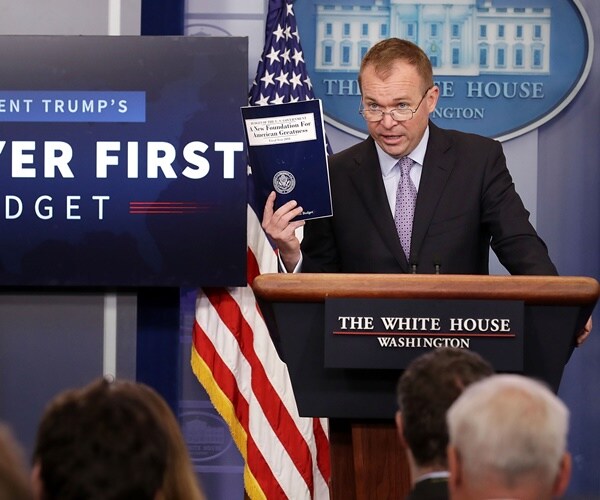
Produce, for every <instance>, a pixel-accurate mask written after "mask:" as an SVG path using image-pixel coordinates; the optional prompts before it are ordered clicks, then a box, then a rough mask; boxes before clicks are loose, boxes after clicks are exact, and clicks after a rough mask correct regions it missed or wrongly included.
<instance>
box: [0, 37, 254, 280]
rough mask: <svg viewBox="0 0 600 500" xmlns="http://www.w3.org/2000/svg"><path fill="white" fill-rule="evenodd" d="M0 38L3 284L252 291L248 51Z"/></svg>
mask: <svg viewBox="0 0 600 500" xmlns="http://www.w3.org/2000/svg"><path fill="white" fill-rule="evenodd" d="M1 40H2V43H0V64H1V66H2V68H4V69H3V71H2V76H0V232H1V234H2V245H0V285H41V286H45V285H62V286H88V285H89V286H236V285H242V284H245V282H246V276H245V275H246V273H245V265H246V162H245V157H244V152H243V148H244V143H243V140H244V139H243V127H242V122H241V119H240V106H243V105H245V104H246V103H247V72H248V71H247V64H248V62H247V60H248V56H247V40H246V39H245V38H236V37H227V38H212V37H211V38H202V37H100V36H85V37H75V36H4V37H1Z"/></svg>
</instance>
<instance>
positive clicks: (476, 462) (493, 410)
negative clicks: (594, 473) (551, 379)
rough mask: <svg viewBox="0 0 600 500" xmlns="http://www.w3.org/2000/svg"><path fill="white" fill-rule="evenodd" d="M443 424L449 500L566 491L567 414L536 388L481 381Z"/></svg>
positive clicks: (530, 383)
mask: <svg viewBox="0 0 600 500" xmlns="http://www.w3.org/2000/svg"><path fill="white" fill-rule="evenodd" d="M447 419H448V428H449V432H450V445H449V447H448V461H449V467H450V475H451V477H450V492H451V496H452V498H454V499H470V498H518V499H519V500H528V499H532V500H534V499H535V500H543V499H550V498H554V497H556V496H560V495H562V494H563V493H564V491H565V490H566V488H567V486H568V483H569V479H570V473H571V460H570V455H569V454H568V452H567V451H566V443H567V432H568V425H569V412H568V410H567V408H566V406H565V405H564V404H563V403H562V402H561V401H560V400H559V399H558V398H557V397H556V396H555V395H554V394H553V393H552V392H551V391H550V390H549V389H548V388H547V387H546V386H545V385H543V384H541V383H540V382H537V381H535V380H532V379H529V378H527V377H524V376H520V375H495V376H493V377H490V378H488V379H486V380H482V381H481V382H478V383H476V384H473V385H472V386H470V387H469V388H468V389H467V390H465V392H464V393H463V394H462V395H461V396H460V397H459V398H458V400H457V401H456V402H455V403H454V404H453V405H452V407H451V408H450V410H449V411H448V415H447Z"/></svg>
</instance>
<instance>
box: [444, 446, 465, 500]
mask: <svg viewBox="0 0 600 500" xmlns="http://www.w3.org/2000/svg"><path fill="white" fill-rule="evenodd" d="M446 455H447V458H448V471H449V472H450V477H449V478H448V489H449V491H450V498H454V496H455V494H456V491H457V490H458V488H460V485H461V483H462V470H461V461H460V455H459V454H458V450H457V449H456V448H455V447H454V446H452V445H451V444H449V445H448V447H447V448H446Z"/></svg>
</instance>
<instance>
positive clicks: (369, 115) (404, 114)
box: [358, 87, 432, 122]
mask: <svg viewBox="0 0 600 500" xmlns="http://www.w3.org/2000/svg"><path fill="white" fill-rule="evenodd" d="M431 88H432V87H429V88H428V89H427V90H426V91H425V93H424V94H423V97H421V100H420V101H419V104H417V107H416V108H415V109H410V108H402V109H400V108H394V109H392V110H390V111H383V110H382V109H377V108H375V109H371V108H363V107H362V105H363V103H362V101H361V103H360V107H359V109H358V112H359V113H360V114H361V115H362V117H363V118H364V119H365V120H366V121H368V122H379V121H381V120H383V117H384V116H385V115H390V116H391V117H392V120H395V121H397V122H405V121H408V120H410V119H411V118H412V117H413V116H414V115H415V113H416V112H417V111H418V109H419V106H420V105H421V103H422V102H423V99H425V96H426V95H427V92H429V91H430V90H431Z"/></svg>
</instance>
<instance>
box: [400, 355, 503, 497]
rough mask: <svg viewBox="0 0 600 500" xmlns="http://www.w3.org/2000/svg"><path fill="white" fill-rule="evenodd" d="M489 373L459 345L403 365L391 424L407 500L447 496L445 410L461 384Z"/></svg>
mask: <svg viewBox="0 0 600 500" xmlns="http://www.w3.org/2000/svg"><path fill="white" fill-rule="evenodd" d="M492 374H493V368H492V366H491V365H490V364H489V363H488V362H487V361H485V360H484V359H483V358H482V357H481V356H479V355H478V354H476V353H474V352H472V351H468V350H463V349H451V348H441V349H436V350H433V351H430V352H428V353H427V354H424V355H422V356H420V357H418V358H416V359H415V360H414V361H413V362H411V363H410V364H409V365H408V366H407V368H406V370H405V371H404V372H403V374H402V376H401V377H400V379H399V380H398V385H397V389H396V399H397V402H398V412H397V413H396V427H397V429H398V434H399V436H400V440H401V442H402V443H403V444H404V445H405V447H406V451H407V457H408V462H409V464H410V471H411V479H412V485H413V488H412V491H411V492H410V494H409V496H408V497H407V500H429V499H431V500H441V499H444V498H448V476H449V472H448V461H447V459H446V447H447V446H448V429H447V427H446V411H447V410H448V408H450V406H451V405H452V403H453V402H454V401H455V400H456V398H457V397H458V396H459V395H460V394H461V393H462V391H463V390H464V388H465V387H467V386H468V385H469V384H472V383H473V382H476V381H478V380H481V379H483V378H484V377H488V376H490V375H492Z"/></svg>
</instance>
